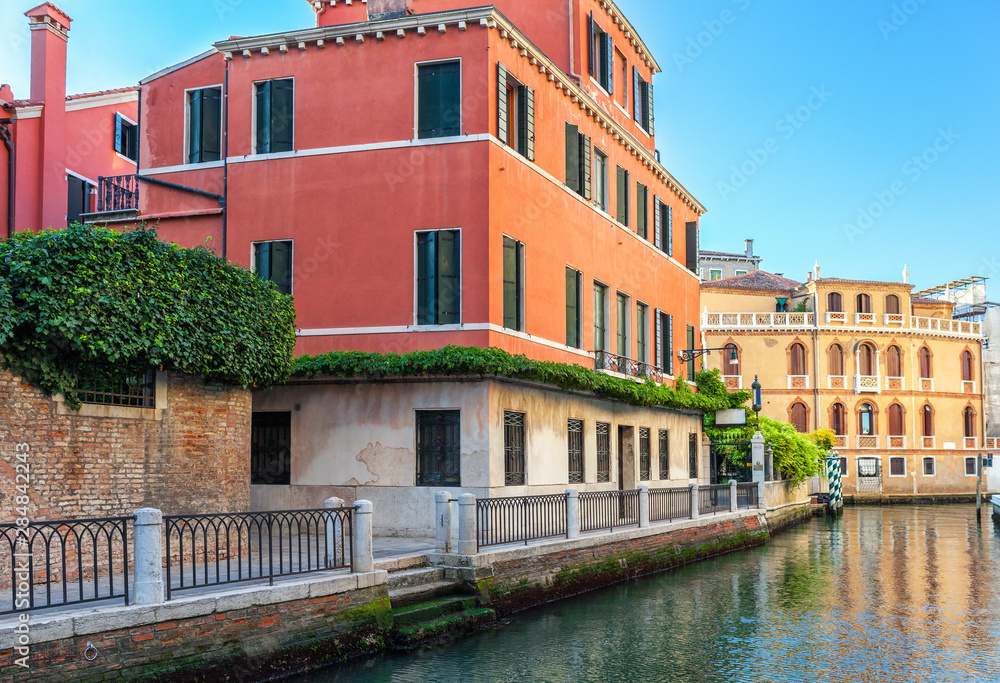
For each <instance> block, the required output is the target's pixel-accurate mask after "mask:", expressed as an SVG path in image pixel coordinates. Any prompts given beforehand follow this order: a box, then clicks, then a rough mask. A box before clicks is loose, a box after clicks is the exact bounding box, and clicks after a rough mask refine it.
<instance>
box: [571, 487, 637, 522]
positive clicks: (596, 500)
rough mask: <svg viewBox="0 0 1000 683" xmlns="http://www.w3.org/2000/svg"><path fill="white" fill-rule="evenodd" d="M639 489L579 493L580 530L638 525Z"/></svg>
mask: <svg viewBox="0 0 1000 683" xmlns="http://www.w3.org/2000/svg"><path fill="white" fill-rule="evenodd" d="M638 524H639V491H638V489H632V490H630V491H588V492H586V493H581V494H580V531H600V530H603V529H607V530H608V531H614V530H615V529H616V528H621V527H626V526H638Z"/></svg>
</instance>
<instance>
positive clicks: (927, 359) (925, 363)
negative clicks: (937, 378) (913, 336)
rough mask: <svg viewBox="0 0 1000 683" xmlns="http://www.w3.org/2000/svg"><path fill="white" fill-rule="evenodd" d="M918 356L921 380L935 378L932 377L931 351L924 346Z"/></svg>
mask: <svg viewBox="0 0 1000 683" xmlns="http://www.w3.org/2000/svg"><path fill="white" fill-rule="evenodd" d="M917 355H918V357H919V358H920V378H921V379H930V378H931V377H932V376H933V375H931V350H930V349H928V348H927V347H926V346H922V347H920V352H919V353H918V354H917Z"/></svg>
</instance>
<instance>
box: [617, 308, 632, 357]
mask: <svg viewBox="0 0 1000 683" xmlns="http://www.w3.org/2000/svg"><path fill="white" fill-rule="evenodd" d="M617 301H618V305H617V312H618V314H617V316H616V325H615V339H616V340H617V344H616V353H617V354H618V355H619V356H623V357H625V358H628V357H629V350H630V349H629V346H630V344H629V338H628V333H629V329H628V328H629V324H628V296H626V295H624V294H622V293H621V292H619V293H618V297H617Z"/></svg>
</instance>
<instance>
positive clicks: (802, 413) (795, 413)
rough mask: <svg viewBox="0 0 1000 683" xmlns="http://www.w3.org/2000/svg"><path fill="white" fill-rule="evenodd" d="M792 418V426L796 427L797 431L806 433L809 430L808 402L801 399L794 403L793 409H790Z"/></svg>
mask: <svg viewBox="0 0 1000 683" xmlns="http://www.w3.org/2000/svg"><path fill="white" fill-rule="evenodd" d="M789 412H790V413H791V418H792V426H793V427H795V431H797V432H799V433H800V434H805V433H806V432H808V431H809V410H808V409H807V408H806V404H805V403H802V402H801V401H799V402H797V403H793V404H792V409H791V411H789Z"/></svg>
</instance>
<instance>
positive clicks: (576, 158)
mask: <svg viewBox="0 0 1000 683" xmlns="http://www.w3.org/2000/svg"><path fill="white" fill-rule="evenodd" d="M566 186H567V187H569V188H570V189H571V190H573V191H574V192H579V191H580V129H579V128H578V127H577V126H574V125H573V124H571V123H567V124H566Z"/></svg>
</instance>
